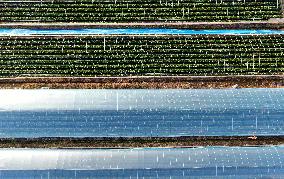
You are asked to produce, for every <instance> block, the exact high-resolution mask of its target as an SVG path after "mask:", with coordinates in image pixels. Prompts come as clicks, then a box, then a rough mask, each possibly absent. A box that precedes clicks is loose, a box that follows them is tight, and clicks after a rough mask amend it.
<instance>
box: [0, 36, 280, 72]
mask: <svg viewBox="0 0 284 179" xmlns="http://www.w3.org/2000/svg"><path fill="white" fill-rule="evenodd" d="M0 48H1V51H0V76H21V75H35V76H39V75H50V76H128V75H228V74H230V75H235V74H244V75H245V74H279V73H282V72H283V71H284V51H283V49H284V35H243V36H236V35H186V36H179V35H170V36H155V35H152V36H149V35H148V36H146V35H145V36H122V35H117V36H73V37H72V36H68V37H67V36H66V37H62V36H33V37H13V36H12V37H7V36H6V37H0Z"/></svg>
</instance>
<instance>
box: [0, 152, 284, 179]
mask: <svg viewBox="0 0 284 179" xmlns="http://www.w3.org/2000/svg"><path fill="white" fill-rule="evenodd" d="M283 153H284V147H283V146H277V147H205V148H135V149H0V158H1V159H2V161H3V162H1V165H0V178H18V177H20V178H188V177H192V178H200V177H202V178H255V177H257V178H259V177H260V178H270V177H271V178H283V177H284V169H283V161H284V155H283Z"/></svg>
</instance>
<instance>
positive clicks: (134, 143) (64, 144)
mask: <svg viewBox="0 0 284 179" xmlns="http://www.w3.org/2000/svg"><path fill="white" fill-rule="evenodd" d="M283 144H284V136H257V138H256V139H250V137H248V136H240V137H230V136H229V137H129V138H127V137H126V138H124V137H119V138H116V137H113V138H112V137H110V138H108V137H97V138H92V137H88V138H34V139H25V138H17V139H3V138H2V139H0V148H133V147H178V148H180V147H200V146H266V145H283Z"/></svg>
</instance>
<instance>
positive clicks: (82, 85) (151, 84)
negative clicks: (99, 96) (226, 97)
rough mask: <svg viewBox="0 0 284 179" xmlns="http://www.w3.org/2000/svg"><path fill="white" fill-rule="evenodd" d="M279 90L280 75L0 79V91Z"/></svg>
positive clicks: (282, 79) (283, 78) (283, 79)
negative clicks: (17, 89) (48, 89)
mask: <svg viewBox="0 0 284 179" xmlns="http://www.w3.org/2000/svg"><path fill="white" fill-rule="evenodd" d="M232 87H234V88H282V87H284V75H272V76H155V77H153V76H144V77H139V76H138V77H136V76H135V77H17V78H0V88H1V89H14V88H20V89H39V88H50V89H167V88H176V89H191V88H194V89H201V88H208V89H211V88H232Z"/></svg>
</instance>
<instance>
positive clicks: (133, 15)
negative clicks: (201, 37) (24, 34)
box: [0, 0, 281, 22]
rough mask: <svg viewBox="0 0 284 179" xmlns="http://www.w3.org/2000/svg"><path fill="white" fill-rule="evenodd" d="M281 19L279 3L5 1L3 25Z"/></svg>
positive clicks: (222, 0) (1, 14) (0, 13)
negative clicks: (7, 23) (6, 23)
mask: <svg viewBox="0 0 284 179" xmlns="http://www.w3.org/2000/svg"><path fill="white" fill-rule="evenodd" d="M279 17H281V7H280V4H279V1H278V0H257V1H256V0H240V1H232V0H198V1H196V0H178V1H166V0H128V1H122V0H115V1H107V0H69V1H61V0H53V1H51V0H48V1H39V0H38V1H27V0H22V1H14V2H13V1H1V2H0V21H3V22H10V21H13V22H23V21H28V22H29V21H39V22H143V21H150V22H153V21H161V22H165V21H168V22H174V21H194V22H195V21H196V22H203V21H246V20H267V19H269V18H279Z"/></svg>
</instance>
